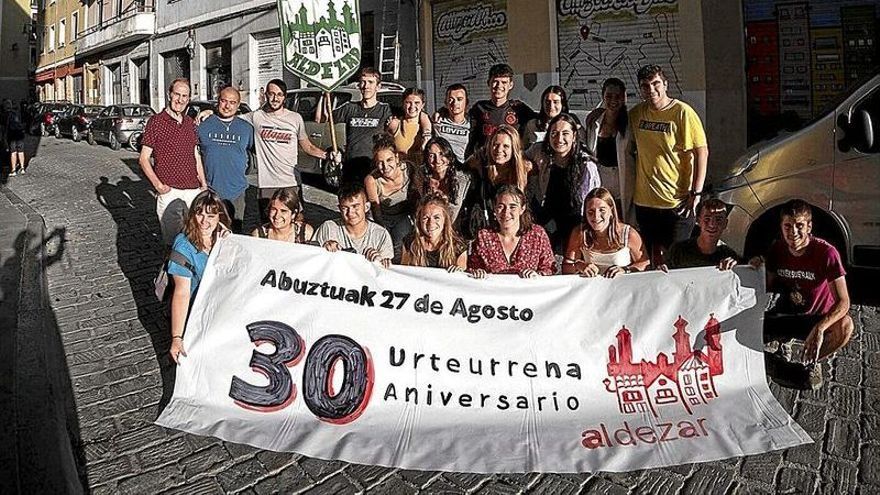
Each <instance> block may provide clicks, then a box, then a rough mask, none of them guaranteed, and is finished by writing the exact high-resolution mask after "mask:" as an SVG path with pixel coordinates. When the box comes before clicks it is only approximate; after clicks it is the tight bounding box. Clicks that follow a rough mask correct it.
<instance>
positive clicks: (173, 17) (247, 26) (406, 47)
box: [150, 0, 418, 108]
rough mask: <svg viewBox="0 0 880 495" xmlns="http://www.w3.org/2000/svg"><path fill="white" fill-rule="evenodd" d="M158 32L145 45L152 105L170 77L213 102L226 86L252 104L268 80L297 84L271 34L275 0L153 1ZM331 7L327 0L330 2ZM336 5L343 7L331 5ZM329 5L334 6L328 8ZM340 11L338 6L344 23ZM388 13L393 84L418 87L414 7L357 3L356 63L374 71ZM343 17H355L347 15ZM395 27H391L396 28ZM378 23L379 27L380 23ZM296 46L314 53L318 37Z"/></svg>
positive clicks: (330, 31)
mask: <svg viewBox="0 0 880 495" xmlns="http://www.w3.org/2000/svg"><path fill="white" fill-rule="evenodd" d="M156 1H157V9H156V15H157V18H156V21H157V22H156V25H157V26H158V27H157V30H156V34H155V36H154V38H153V42H152V54H151V58H150V60H151V66H152V67H153V68H154V70H153V74H152V88H153V92H152V94H151V98H152V100H151V101H152V102H153V106H154V108H161V107H162V106H164V105H165V98H166V89H167V87H168V83H170V82H171V81H173V80H174V79H175V78H177V77H186V78H188V79H190V81H191V83H192V88H193V98H194V99H196V98H197V99H214V98H216V93H217V90H218V89H219V88H220V87H221V86H223V85H226V84H231V85H232V86H235V87H236V88H238V89H239V91H240V92H241V97H242V101H243V102H246V103H248V104H249V105H250V106H251V107H252V108H256V107H258V106H259V105H260V104H261V102H262V100H261V98H262V91H263V89H264V88H265V87H266V83H267V82H269V81H270V80H272V79H276V78H277V79H282V80H284V81H285V82H286V83H287V85H288V87H289V88H297V87H300V81H299V79H298V78H297V77H295V76H294V75H293V74H292V73H290V72H289V71H288V70H287V69H285V68H284V67H283V63H282V60H281V38H280V33H279V29H278V11H277V7H276V5H277V2H276V0H251V1H247V2H236V1H232V0H206V1H203V2H192V1H189V0H156ZM330 3H331V4H332V3H333V2H332V1H331V2H330ZM337 4H338V5H342V4H343V2H341V1H338V2H337ZM334 8H335V7H334ZM345 8H346V6H345V5H343V6H342V7H341V8H339V9H338V10H339V14H340V16H342V17H343V18H344V16H345V15H346V14H345V12H344V10H345ZM388 10H392V11H394V12H395V14H396V16H397V18H396V19H395V25H396V26H397V25H399V26H400V27H401V29H400V43H401V51H402V56H401V57H400V60H401V67H400V76H399V80H400V82H401V83H403V84H407V85H415V84H416V82H417V79H418V78H417V76H416V74H417V70H416V65H415V64H416V60H417V59H418V57H417V56H416V52H417V46H416V44H415V39H416V36H415V32H414V30H413V29H411V27H412V26H415V25H416V10H415V7H414V2H411V1H401V0H394V1H391V0H361V1H360V20H361V33H362V47H361V48H362V50H361V51H362V53H363V57H362V65H374V66H378V62H379V61H378V49H377V47H378V46H379V43H380V40H381V34H382V30H381V29H376V26H377V19H378V20H379V22H380V23H381V22H382V19H383V16H384V15H386V14H385V12H386V11H388ZM348 15H354V13H351V12H349V13H348ZM398 22H399V23H400V24H397V23H398ZM380 25H381V24H380ZM337 28H339V26H329V25H328V26H327V29H326V33H324V35H325V36H326V38H327V40H328V41H329V43H330V45H329V46H331V47H332V43H333V42H334V40H339V39H341V38H340V37H338V36H337V37H336V38H334V36H333V35H334V29H337ZM300 43H301V44H302V45H303V49H308V46H309V43H312V44H313V45H314V48H315V49H316V50H317V47H318V45H317V40H307V39H304V40H300Z"/></svg>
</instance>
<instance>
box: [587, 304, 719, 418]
mask: <svg viewBox="0 0 880 495" xmlns="http://www.w3.org/2000/svg"><path fill="white" fill-rule="evenodd" d="M687 325H688V322H687V321H686V320H685V319H683V318H682V317H681V316H679V317H678V320H676V322H675V333H673V334H672V339H673V341H674V342H675V352H673V353H672V361H671V362H670V361H669V356H667V355H666V354H665V353H663V352H661V353H659V354H658V355H657V361H656V362H650V361H645V360H644V359H642V361H641V362H640V363H633V360H632V335H631V334H630V331H629V330H628V329H627V328H626V327H625V326H624V327H623V328H621V329H620V331H619V332H617V347H616V348H615V346H614V345H611V346H608V376H609V377H610V378H606V379H605V381H604V383H605V389H606V390H608V391H609V392H611V393H616V394H617V402H618V407H619V408H620V412H621V413H624V414H634V413H644V412H650V413H651V414H652V415H654V416H658V415H659V414H658V412H659V410H660V409H661V408H663V407H664V406H675V407H683V408H684V409H685V411H687V413H688V414H692V413H693V408H694V406H699V405H701V404H707V403H708V402H709V401H710V400H712V399H714V398H716V397H717V396H718V392H716V390H715V381H714V378H713V377H715V376H717V375H721V374H722V373H724V363H723V357H722V353H721V325H720V324H719V323H718V320H716V319H715V316H714V315H709V321H707V322H706V326H705V327H704V328H703V329H704V331H705V336H706V337H705V338H706V348H705V350H700V349H697V350H694V349H693V348H692V347H691V341H690V335H689V334H688V333H687V331H686V330H685V329H686V328H687Z"/></svg>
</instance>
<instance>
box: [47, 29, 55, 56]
mask: <svg viewBox="0 0 880 495" xmlns="http://www.w3.org/2000/svg"><path fill="white" fill-rule="evenodd" d="M48 46H49V51H50V52H51V51H54V50H55V26H49V45H48Z"/></svg>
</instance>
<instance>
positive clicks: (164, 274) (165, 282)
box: [153, 250, 198, 301]
mask: <svg viewBox="0 0 880 495" xmlns="http://www.w3.org/2000/svg"><path fill="white" fill-rule="evenodd" d="M170 261H173V262H175V263H177V264H178V265H180V266H182V267H184V268H186V269H187V270H189V271H190V272H191V273H192V274H193V277H194V278H198V274H197V273H196V268H195V267H194V266H193V265H192V263H190V262H189V260H188V259H186V257H185V256H184V255H182V254H181V253H180V252H179V251H175V250H171V252H170V253H168V257H167V258H166V259H165V262H164V263H162V268H160V269H159V274H158V275H156V278H155V279H153V292H154V293H155V294H156V299H158V300H159V301H164V300H166V299H167V297H168V293H169V292H170V290H169V286H170V285H172V284H171V283H170V282H171V277H169V276H168V262H170Z"/></svg>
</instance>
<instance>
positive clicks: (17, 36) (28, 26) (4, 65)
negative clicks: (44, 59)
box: [0, 0, 37, 102]
mask: <svg viewBox="0 0 880 495" xmlns="http://www.w3.org/2000/svg"><path fill="white" fill-rule="evenodd" d="M36 41H37V40H36V34H35V33H34V21H33V14H32V7H31V1H30V0H6V1H4V2H0V85H2V86H3V88H4V91H3V95H2V97H3V98H9V99H10V100H11V101H13V102H19V101H22V100H27V99H28V98H29V97H30V96H31V93H30V89H29V88H30V84H31V78H32V75H33V71H34V69H35V67H36V46H37V45H36Z"/></svg>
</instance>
